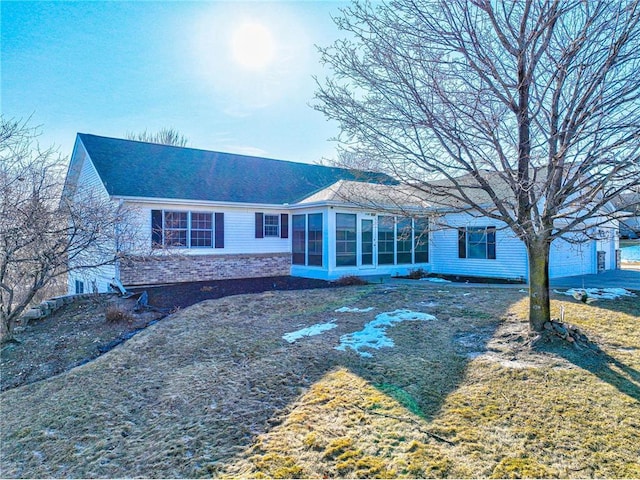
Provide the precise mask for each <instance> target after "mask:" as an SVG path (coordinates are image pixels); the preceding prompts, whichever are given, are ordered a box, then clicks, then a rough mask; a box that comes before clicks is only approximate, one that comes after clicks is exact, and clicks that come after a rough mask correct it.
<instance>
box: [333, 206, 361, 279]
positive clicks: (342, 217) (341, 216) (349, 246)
mask: <svg viewBox="0 0 640 480" xmlns="http://www.w3.org/2000/svg"><path fill="white" fill-rule="evenodd" d="M356 219H357V217H356V215H355V214H351V213H336V266H337V267H344V266H352V265H356Z"/></svg>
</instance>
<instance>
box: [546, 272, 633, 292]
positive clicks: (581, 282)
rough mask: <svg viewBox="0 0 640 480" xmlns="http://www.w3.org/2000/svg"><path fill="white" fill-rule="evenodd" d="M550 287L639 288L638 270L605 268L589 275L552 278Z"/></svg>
mask: <svg viewBox="0 0 640 480" xmlns="http://www.w3.org/2000/svg"><path fill="white" fill-rule="evenodd" d="M550 284H551V288H557V287H560V288H583V287H584V288H612V287H613V288H626V289H628V290H640V271H638V270H607V271H605V272H602V273H595V274H591V275H576V276H574V277H560V278H552V279H551V281H550Z"/></svg>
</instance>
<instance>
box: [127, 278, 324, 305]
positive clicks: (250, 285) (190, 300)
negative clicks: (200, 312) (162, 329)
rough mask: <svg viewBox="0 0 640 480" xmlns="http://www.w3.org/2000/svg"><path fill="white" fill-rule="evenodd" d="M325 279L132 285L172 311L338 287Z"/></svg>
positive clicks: (156, 303) (150, 301)
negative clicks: (262, 295)
mask: <svg viewBox="0 0 640 480" xmlns="http://www.w3.org/2000/svg"><path fill="white" fill-rule="evenodd" d="M335 286H336V284H335V283H332V282H327V281H325V280H315V279H312V278H299V277H288V276H287V277H264V278H247V279H237V280H214V281H207V282H188V283H176V284H171V285H162V286H158V287H148V288H132V289H131V290H132V291H133V292H142V291H145V290H146V292H147V293H148V295H149V305H151V306H153V307H156V308H161V309H167V310H169V311H171V310H176V309H179V308H186V307H189V306H191V305H194V304H196V303H199V302H202V301H204V300H211V299H215V298H222V297H228V296H230V295H242V294H245V293H262V292H267V291H270V290H307V289H311V288H327V287H335Z"/></svg>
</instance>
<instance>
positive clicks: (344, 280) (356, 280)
mask: <svg viewBox="0 0 640 480" xmlns="http://www.w3.org/2000/svg"><path fill="white" fill-rule="evenodd" d="M335 284H336V285H339V286H341V287H348V286H352V285H369V282H367V281H366V280H364V279H363V278H360V277H358V276H356V275H345V276H343V277H340V278H339V279H338V280H336V281H335Z"/></svg>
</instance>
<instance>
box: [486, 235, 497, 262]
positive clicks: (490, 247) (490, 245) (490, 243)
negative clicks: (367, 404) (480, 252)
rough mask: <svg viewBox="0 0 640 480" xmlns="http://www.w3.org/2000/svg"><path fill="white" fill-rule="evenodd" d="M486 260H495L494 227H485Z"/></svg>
mask: <svg viewBox="0 0 640 480" xmlns="http://www.w3.org/2000/svg"><path fill="white" fill-rule="evenodd" d="M487 258H489V259H493V260H495V258H496V227H487Z"/></svg>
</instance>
